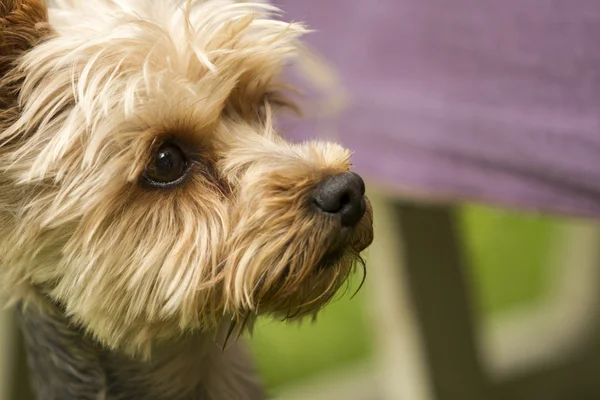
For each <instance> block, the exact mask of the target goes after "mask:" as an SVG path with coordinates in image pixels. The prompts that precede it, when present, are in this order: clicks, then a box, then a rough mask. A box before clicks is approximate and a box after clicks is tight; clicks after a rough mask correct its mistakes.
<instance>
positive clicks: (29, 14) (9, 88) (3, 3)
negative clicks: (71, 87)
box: [0, 0, 52, 132]
mask: <svg viewBox="0 0 600 400" xmlns="http://www.w3.org/2000/svg"><path fill="white" fill-rule="evenodd" d="M51 33H52V29H51V28H50V25H49V24H48V8H47V6H46V3H45V0H0V132H1V131H2V129H1V128H2V125H4V124H6V123H7V121H8V120H9V119H10V118H9V117H10V115H14V114H15V112H14V111H15V104H16V103H15V102H16V99H17V96H18V92H19V90H20V86H21V82H22V80H23V76H22V74H21V73H19V72H18V71H17V70H16V68H15V67H16V63H17V62H18V60H19V58H20V57H21V56H22V55H23V54H24V53H25V52H26V51H27V50H29V49H30V48H32V47H33V46H35V45H36V44H38V43H40V42H41V41H42V40H43V39H44V38H45V37H48V36H49V35H50V34H51ZM9 110H10V111H13V112H9Z"/></svg>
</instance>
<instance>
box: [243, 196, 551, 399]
mask: <svg viewBox="0 0 600 400" xmlns="http://www.w3.org/2000/svg"><path fill="white" fill-rule="evenodd" d="M459 216H460V222H461V228H462V231H463V232H462V234H463V237H464V244H465V247H466V252H467V256H468V257H469V259H470V262H471V270H470V278H471V282H472V285H473V286H472V290H473V295H474V296H475V298H476V301H477V307H478V309H479V311H480V312H481V313H482V314H483V315H491V314H493V313H497V312H501V311H504V310H507V309H510V308H511V307H516V306H518V305H519V304H522V303H525V302H530V301H535V300H536V299H537V298H539V296H540V295H542V294H543V290H544V279H543V273H544V266H545V265H546V263H547V259H546V257H547V254H548V252H547V251H546V250H547V249H548V247H549V246H550V245H551V240H552V237H553V235H554V234H555V232H556V231H557V230H558V229H559V226H560V223H559V221H556V220H553V219H549V218H545V217H544V218H542V217H534V216H530V215H526V214H517V213H514V212H506V211H501V210H497V209H491V208H487V207H480V206H465V207H462V208H461V210H460V214H459ZM355 278H357V277H355ZM358 280H359V279H354V282H353V287H355V285H356V284H357V281H358ZM371 289H372V288H371ZM349 292H352V291H349ZM366 296H368V292H367V290H365V289H363V290H362V291H361V292H359V293H358V295H357V296H356V297H354V298H353V299H350V295H346V296H344V297H343V298H341V299H339V300H338V301H335V302H334V303H332V304H330V305H329V306H328V307H327V308H325V310H323V312H322V313H321V314H320V315H319V319H318V321H317V323H315V324H311V323H310V322H308V321H306V322H304V323H303V324H302V325H301V326H298V324H291V325H290V324H285V323H282V322H279V321H271V320H265V319H263V320H260V321H259V323H258V324H257V326H256V330H255V334H254V338H253V340H252V341H251V343H250V344H251V346H252V349H253V352H254V353H255V355H256V358H257V362H258V364H259V369H260V371H261V374H262V376H263V379H264V380H265V383H266V384H267V385H268V387H270V388H277V387H278V386H281V385H285V384H289V383H293V382H296V381H299V380H303V379H306V378H309V377H311V376H315V375H319V374H322V373H324V372H326V371H329V370H332V369H335V368H338V367H340V366H343V365H346V364H351V363H355V362H360V361H363V360H367V359H368V357H369V355H370V350H371V347H370V343H371V337H370V332H369V329H368V326H367V325H366V321H365V320H366V318H365V313H366V312H367V310H366V301H365V298H366Z"/></svg>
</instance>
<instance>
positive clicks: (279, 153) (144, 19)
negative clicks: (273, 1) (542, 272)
mask: <svg viewBox="0 0 600 400" xmlns="http://www.w3.org/2000/svg"><path fill="white" fill-rule="evenodd" d="M278 18H279V11H278V10H277V9H276V8H275V7H272V6H269V5H267V4H263V3H256V4H254V3H243V2H236V1H228V0H187V1H186V0H63V1H62V2H60V3H59V4H58V6H57V7H54V8H50V9H48V7H47V5H46V4H45V2H44V1H43V0H0V273H1V275H0V276H1V281H2V287H3V291H4V293H6V294H7V295H8V296H9V298H10V300H11V301H12V303H13V304H15V305H17V309H18V310H19V313H18V314H19V316H20V320H21V323H22V328H23V331H24V335H25V342H26V345H27V348H28V354H29V363H30V369H31V377H32V381H33V386H34V388H35V390H36V392H37V394H38V396H39V398H40V399H49V400H50V399H59V400H68V399H73V400H75V399H77V400H88V399H89V400H92V399H93V400H104V399H106V400H109V399H110V400H125V399H126V400H138V399H139V400H167V399H168V400H192V399H194V400H198V399H216V400H220V399H234V400H244V399H262V398H264V396H265V394H264V390H263V388H262V387H261V385H260V383H259V379H257V378H256V374H255V371H254V367H253V366H252V363H251V361H250V359H249V357H248V356H247V355H246V353H245V352H244V350H243V348H242V347H241V344H240V342H237V341H235V340H234V339H235V338H234V339H232V342H230V346H228V348H226V349H224V348H223V347H222V346H223V344H224V343H225V342H227V339H228V338H229V336H231V335H232V334H233V336H235V337H237V336H239V335H240V334H241V333H242V332H244V331H246V330H248V329H250V328H251V326H252V324H253V321H254V320H255V318H256V317H257V316H258V315H271V316H277V317H281V318H284V319H285V318H287V319H298V318H302V317H306V316H314V315H316V313H317V312H318V311H319V310H320V309H321V308H322V307H323V306H324V305H326V304H327V303H328V302H329V300H330V299H331V298H332V296H334V294H335V293H336V292H337V291H338V289H339V288H340V287H342V286H343V285H344V283H345V282H346V281H347V278H348V276H349V274H350V273H351V272H352V271H353V270H354V269H355V267H356V266H357V265H361V264H362V265H363V266H364V264H363V262H362V259H361V257H360V252H361V251H362V250H364V249H365V248H366V247H368V246H369V244H370V243H371V242H372V240H373V228H372V210H371V206H370V203H369V201H368V199H367V197H365V186H364V182H363V180H362V179H361V178H360V176H359V175H357V174H356V173H354V172H351V171H350V167H351V164H350V152H349V151H348V150H346V149H344V148H343V147H341V146H339V145H337V144H334V143H328V142H323V141H313V142H306V143H301V144H298V143H290V142H288V141H286V140H285V139H284V138H283V137H282V136H280V134H279V133H278V132H277V131H276V128H275V126H274V121H275V117H276V115H278V113H279V112H280V110H283V109H285V108H286V107H287V106H292V104H293V102H292V101H291V100H290V98H291V97H290V94H289V90H288V86H287V85H286V80H285V78H284V76H287V75H286V74H285V73H284V71H285V70H286V67H287V65H288V63H289V62H290V61H293V60H294V57H296V58H297V56H298V50H299V49H300V48H301V42H300V40H301V39H300V38H301V36H302V35H303V34H304V33H305V32H306V29H305V28H304V26H303V25H302V24H299V23H285V22H282V21H281V20H279V19H278Z"/></svg>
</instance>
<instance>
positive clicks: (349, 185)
mask: <svg viewBox="0 0 600 400" xmlns="http://www.w3.org/2000/svg"><path fill="white" fill-rule="evenodd" d="M364 194H365V182H364V181H363V180H362V178H361V177H360V176H359V175H358V174H355V173H354V172H345V173H343V174H340V175H334V176H332V177H330V178H327V179H326V180H325V181H323V182H321V184H320V185H319V186H318V187H317V190H316V191H315V194H314V201H315V204H316V205H317V207H319V208H320V209H321V210H322V211H324V212H327V213H330V214H337V215H339V216H340V217H341V221H342V226H344V227H353V226H355V225H356V224H358V222H359V221H360V219H361V218H362V217H363V215H364V214H365V210H366V203H365V198H364Z"/></svg>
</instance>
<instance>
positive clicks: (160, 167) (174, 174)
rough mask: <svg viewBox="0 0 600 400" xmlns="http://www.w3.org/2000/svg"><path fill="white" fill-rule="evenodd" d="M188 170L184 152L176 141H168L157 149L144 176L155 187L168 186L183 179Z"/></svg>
mask: <svg viewBox="0 0 600 400" xmlns="http://www.w3.org/2000/svg"><path fill="white" fill-rule="evenodd" d="M187 171H188V161H187V157H186V156H185V154H184V152H183V151H182V150H181V148H180V147H179V146H177V145H176V144H174V143H166V144H164V145H162V146H161V147H159V148H158V150H156V152H155V153H154V156H153V157H152V160H151V161H150V163H149V164H148V166H147V167H146V170H145V171H144V174H143V176H142V178H143V179H144V181H145V182H146V183H148V184H150V185H151V186H154V187H167V186H172V185H176V184H178V183H180V182H182V181H183V178H185V175H186V173H187Z"/></svg>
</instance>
